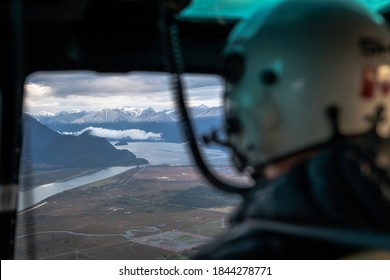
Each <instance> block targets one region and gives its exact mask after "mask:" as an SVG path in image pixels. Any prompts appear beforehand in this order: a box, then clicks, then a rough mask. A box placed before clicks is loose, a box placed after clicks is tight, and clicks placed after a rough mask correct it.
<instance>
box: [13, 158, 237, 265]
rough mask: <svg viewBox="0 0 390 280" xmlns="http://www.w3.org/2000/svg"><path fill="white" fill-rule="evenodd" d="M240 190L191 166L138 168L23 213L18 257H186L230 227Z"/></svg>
mask: <svg viewBox="0 0 390 280" xmlns="http://www.w3.org/2000/svg"><path fill="white" fill-rule="evenodd" d="M238 203H239V199H238V198H237V197H235V196H230V195H229V196H228V195H226V194H222V193H220V192H217V191H214V190H213V189H212V188H211V187H210V186H209V185H208V184H206V183H204V181H203V179H202V178H201V176H200V175H199V174H198V173H197V171H196V170H195V168H194V167H191V166H146V167H138V168H134V169H131V170H128V171H126V172H123V173H121V174H119V175H116V176H113V177H110V178H107V179H104V180H101V181H97V182H94V183H91V184H88V185H85V186H82V187H79V188H75V189H72V190H69V191H65V192H62V193H59V194H57V195H55V196H52V197H50V198H49V199H46V200H45V201H43V202H41V203H40V204H39V205H36V206H35V207H32V208H30V209H27V210H25V211H22V212H20V213H19V215H18V221H17V238H16V252H15V255H16V258H17V259H106V260H107V259H129V260H130V259H181V258H189V257H190V256H191V254H192V253H194V252H195V251H196V250H197V248H198V247H199V246H200V245H202V244H205V243H207V242H209V241H210V240H211V239H212V238H213V237H215V236H217V235H218V234H220V233H221V232H222V231H223V230H224V228H225V227H226V224H227V220H228V215H229V212H231V211H232V209H233V208H234V207H235V206H236V205H237V204H238Z"/></svg>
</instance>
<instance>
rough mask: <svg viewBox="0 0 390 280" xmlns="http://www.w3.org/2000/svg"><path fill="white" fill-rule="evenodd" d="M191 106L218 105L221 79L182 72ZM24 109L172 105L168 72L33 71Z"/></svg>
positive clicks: (49, 109)
mask: <svg viewBox="0 0 390 280" xmlns="http://www.w3.org/2000/svg"><path fill="white" fill-rule="evenodd" d="M185 85H186V87H187V96H188V99H189V100H190V102H191V104H190V105H191V106H198V105H201V104H204V105H207V106H209V107H213V106H220V104H221V96H222V91H223V81H222V80H221V79H220V78H219V77H218V76H212V75H186V76H185ZM24 105H25V111H26V112H29V113H37V112H40V111H49V112H53V111H57V112H59V111H71V110H74V109H76V110H82V111H95V110H101V109H104V108H121V107H123V106H129V107H152V108H153V109H155V110H156V111H160V110H163V109H171V108H174V105H173V103H172V92H171V90H170V84H169V76H168V74H163V73H145V72H138V73H131V74H96V73H94V72H51V73H44V72H42V73H35V74H33V75H31V76H30V77H28V79H27V80H26V84H25V98H24Z"/></svg>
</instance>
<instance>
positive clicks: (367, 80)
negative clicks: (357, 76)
mask: <svg viewBox="0 0 390 280" xmlns="http://www.w3.org/2000/svg"><path fill="white" fill-rule="evenodd" d="M375 76H376V69H375V68H371V67H367V68H365V69H364V70H363V87H362V92H361V96H362V97H363V98H372V97H373V96H374V88H375Z"/></svg>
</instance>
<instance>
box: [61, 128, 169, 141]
mask: <svg viewBox="0 0 390 280" xmlns="http://www.w3.org/2000/svg"><path fill="white" fill-rule="evenodd" d="M86 132H87V133H88V134H90V135H94V136H98V137H103V138H107V139H112V140H120V139H131V140H162V138H161V134H160V133H154V132H146V131H144V130H140V129H127V130H114V129H106V128H101V127H93V126H90V127H87V128H84V129H83V130H81V131H79V132H75V133H69V132H64V133H63V134H67V135H81V134H83V133H86Z"/></svg>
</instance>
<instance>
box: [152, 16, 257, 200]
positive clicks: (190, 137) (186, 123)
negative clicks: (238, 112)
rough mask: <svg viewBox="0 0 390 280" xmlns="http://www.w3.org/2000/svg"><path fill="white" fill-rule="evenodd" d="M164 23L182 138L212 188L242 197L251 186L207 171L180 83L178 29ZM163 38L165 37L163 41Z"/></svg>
mask: <svg viewBox="0 0 390 280" xmlns="http://www.w3.org/2000/svg"><path fill="white" fill-rule="evenodd" d="M167 21H169V23H167ZM164 23H165V26H161V24H162V22H160V32H163V33H165V34H163V36H161V39H162V40H163V42H162V45H163V48H165V52H166V55H167V56H168V58H169V59H168V63H169V65H168V68H169V72H170V73H171V82H172V87H173V92H174V99H175V103H176V107H177V110H178V112H179V123H180V126H181V127H182V130H183V133H184V136H185V137H186V139H187V141H188V145H189V148H190V150H191V152H192V156H193V159H194V161H195V163H196V165H197V166H198V168H199V170H200V171H201V173H202V174H203V175H204V177H205V178H206V180H208V181H209V182H210V183H211V184H212V185H213V186H215V187H216V188H218V189H220V190H222V191H225V192H229V193H235V194H241V195H244V194H245V193H247V192H248V191H249V190H251V189H252V186H250V187H243V186H235V185H233V184H230V183H226V182H224V181H223V180H221V179H219V178H218V177H216V175H215V174H214V173H213V172H212V171H211V170H210V169H209V167H208V165H207V164H206V162H205V160H204V159H203V155H202V153H201V152H200V149H199V147H198V143H197V139H196V137H195V133H194V129H193V127H192V124H191V119H190V117H189V113H188V110H187V108H186V100H185V94H184V89H183V83H182V81H181V75H182V74H183V72H184V63H183V59H182V54H181V47H180V41H179V36H178V27H177V25H176V24H174V23H173V20H172V19H165V22H164ZM163 37H165V39H164V38H163Z"/></svg>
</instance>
